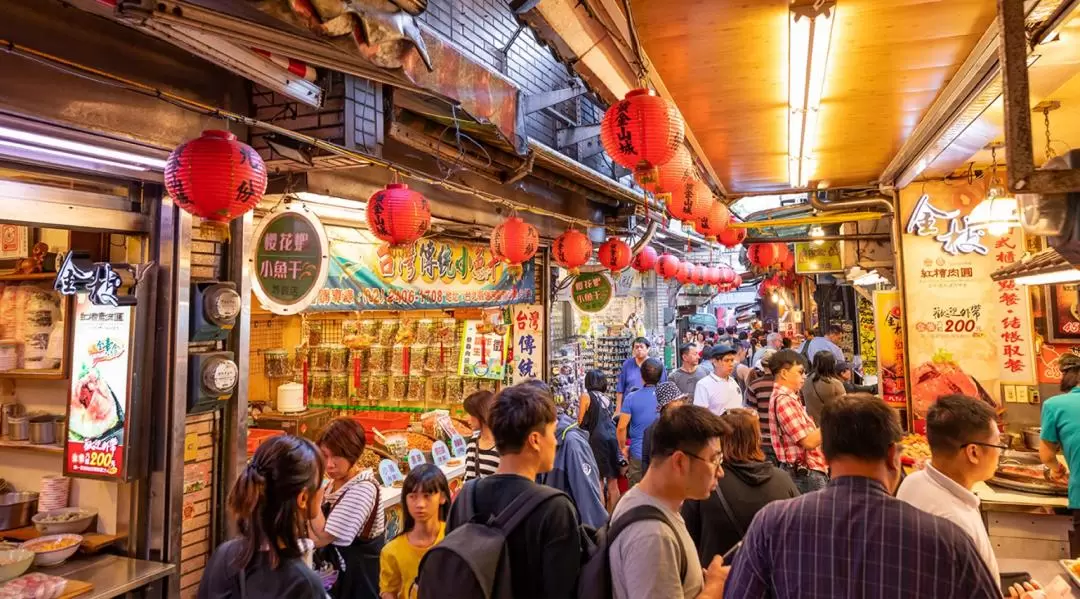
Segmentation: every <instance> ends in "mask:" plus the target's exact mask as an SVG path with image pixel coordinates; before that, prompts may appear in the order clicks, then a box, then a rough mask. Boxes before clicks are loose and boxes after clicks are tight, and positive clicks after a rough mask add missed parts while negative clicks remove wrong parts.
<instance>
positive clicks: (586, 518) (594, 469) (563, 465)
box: [536, 414, 608, 528]
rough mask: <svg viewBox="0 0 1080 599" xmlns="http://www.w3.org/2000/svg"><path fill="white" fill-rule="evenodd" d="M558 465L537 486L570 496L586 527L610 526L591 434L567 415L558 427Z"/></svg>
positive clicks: (559, 422)
mask: <svg viewBox="0 0 1080 599" xmlns="http://www.w3.org/2000/svg"><path fill="white" fill-rule="evenodd" d="M555 438H556V439H557V440H558V442H559V445H558V447H557V448H556V449H555V464H554V467H553V468H552V469H551V471H550V472H546V473H544V474H541V475H540V477H539V478H538V479H537V480H536V482H538V483H541V484H544V485H548V486H549V487H554V488H556V489H558V490H560V491H562V492H564V493H566V494H567V495H569V496H570V500H571V501H573V502H574V505H575V506H577V509H578V513H579V514H580V515H581V522H582V523H583V524H585V525H586V526H592V527H593V528H600V527H601V526H603V525H605V524H607V521H608V512H607V508H606V507H604V496H603V495H602V494H601V493H600V468H599V467H598V466H597V465H596V457H595V456H594V455H593V452H592V446H590V445H589V433H588V432H587V431H586V430H585V429H583V428H581V427H580V426H579V425H578V422H577V421H576V420H574V419H573V418H571V417H569V416H567V415H566V414H560V415H559V419H558V421H557V422H556V425H555Z"/></svg>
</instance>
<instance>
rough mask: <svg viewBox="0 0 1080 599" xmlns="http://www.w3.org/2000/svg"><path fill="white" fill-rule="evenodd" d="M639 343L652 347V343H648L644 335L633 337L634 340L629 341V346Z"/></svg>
mask: <svg viewBox="0 0 1080 599" xmlns="http://www.w3.org/2000/svg"><path fill="white" fill-rule="evenodd" d="M639 343H640V344H641V345H644V346H645V347H652V345H650V344H649V340H648V339H646V338H644V337H637V338H635V339H634V342H633V343H631V344H630V345H631V346H634V345H637V344H639Z"/></svg>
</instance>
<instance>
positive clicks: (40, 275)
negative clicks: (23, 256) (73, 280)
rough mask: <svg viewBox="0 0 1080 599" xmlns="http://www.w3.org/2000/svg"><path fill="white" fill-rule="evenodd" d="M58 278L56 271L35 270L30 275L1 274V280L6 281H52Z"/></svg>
mask: <svg viewBox="0 0 1080 599" xmlns="http://www.w3.org/2000/svg"><path fill="white" fill-rule="evenodd" d="M54 279H56V273H55V272H35V273H32V274H28V275H22V274H20V275H0V282H4V281H51V280H54Z"/></svg>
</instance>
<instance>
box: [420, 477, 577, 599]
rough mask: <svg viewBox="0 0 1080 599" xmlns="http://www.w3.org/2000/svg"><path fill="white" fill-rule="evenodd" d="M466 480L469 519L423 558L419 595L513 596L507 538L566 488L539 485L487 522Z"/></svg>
mask: <svg viewBox="0 0 1080 599" xmlns="http://www.w3.org/2000/svg"><path fill="white" fill-rule="evenodd" d="M476 482H477V481H475V480H472V481H469V482H468V483H465V486H464V487H462V489H461V494H460V495H459V496H458V498H457V501H463V502H465V503H464V504H463V506H464V508H465V514H466V515H467V517H468V518H467V521H466V522H465V524H462V525H461V526H459V527H457V528H455V529H454V530H453V531H451V532H450V534H448V535H446V538H444V539H443V540H442V541H441V542H439V543H438V544H437V545H435V546H434V547H432V548H431V549H429V550H428V552H427V553H426V554H425V555H424V558H423V559H422V560H420V567H419V573H418V574H417V576H416V582H415V584H416V586H417V588H418V589H419V599H513V595H514V591H513V587H512V586H511V584H512V581H513V578H512V577H511V572H510V556H509V554H508V551H507V547H506V537H507V536H508V535H509V534H510V533H511V532H512V531H513V530H514V529H515V528H517V526H518V525H520V524H521V523H522V522H524V521H525V519H526V518H527V517H529V514H531V513H533V511H535V510H536V508H538V507H540V504H542V503H544V502H545V501H547V500H549V499H551V498H553V497H558V496H560V495H561V496H564V497H565V496H566V494H565V493H563V492H562V491H559V490H557V489H553V488H551V487H548V486H546V485H535V486H534V487H533V488H532V490H531V491H530V492H528V493H522V494H521V495H519V496H518V497H517V498H515V499H514V500H513V501H512V502H510V505H508V506H506V507H505V508H504V509H503V510H502V511H501V512H499V514H498V515H497V516H492V517H491V518H489V519H488V521H487V522H477V521H475V520H476V516H475V514H476V492H475V489H474V487H475V484H476Z"/></svg>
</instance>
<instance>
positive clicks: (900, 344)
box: [873, 290, 907, 405]
mask: <svg viewBox="0 0 1080 599" xmlns="http://www.w3.org/2000/svg"><path fill="white" fill-rule="evenodd" d="M873 297H874V323H875V324H876V326H875V331H874V335H875V337H877V360H878V389H879V393H880V394H881V397H882V398H883V399H884V400H885V401H886V402H888V403H890V404H897V405H906V404H907V399H906V395H905V389H906V386H907V385H906V382H905V381H906V378H907V372H906V368H905V366H904V328H903V326H904V325H903V318H902V314H901V308H900V292H899V291H896V290H891V291H875V292H874V296H873Z"/></svg>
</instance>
